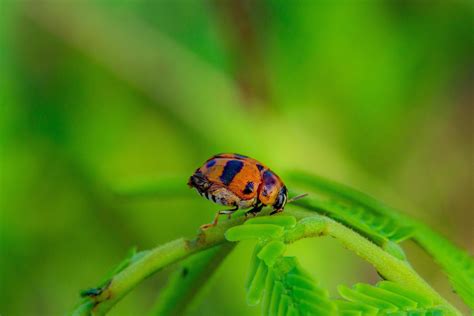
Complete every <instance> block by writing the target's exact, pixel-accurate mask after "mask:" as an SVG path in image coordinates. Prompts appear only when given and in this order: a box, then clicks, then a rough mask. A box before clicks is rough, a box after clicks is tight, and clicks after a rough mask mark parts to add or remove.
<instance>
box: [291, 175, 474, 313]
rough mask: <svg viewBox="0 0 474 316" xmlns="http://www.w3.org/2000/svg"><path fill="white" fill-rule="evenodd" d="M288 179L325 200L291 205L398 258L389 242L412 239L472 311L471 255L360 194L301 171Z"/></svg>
mask: <svg viewBox="0 0 474 316" xmlns="http://www.w3.org/2000/svg"><path fill="white" fill-rule="evenodd" d="M288 178H289V179H290V180H292V181H293V182H294V183H295V184H298V185H302V186H306V187H309V188H311V189H312V190H314V191H316V192H319V193H320V194H322V195H323V196H325V197H326V199H328V198H329V200H321V199H316V198H314V197H313V198H305V199H301V200H298V201H295V202H294V204H295V205H299V206H302V207H304V208H306V209H309V210H313V211H316V212H318V213H322V214H325V215H327V216H329V217H331V218H333V219H335V220H337V221H339V222H341V223H343V224H345V225H347V226H349V227H351V228H353V229H354V230H356V231H358V232H359V233H361V234H362V235H364V236H365V237H367V238H369V239H370V240H372V241H373V242H374V243H376V244H377V245H379V246H381V247H382V248H383V249H384V250H386V251H387V252H389V253H390V254H392V255H393V256H395V257H397V258H399V259H403V260H406V259H405V255H404V253H403V251H402V250H401V248H399V247H396V246H395V245H394V244H393V243H391V242H400V241H402V240H405V239H407V238H412V239H414V240H415V241H416V242H417V243H418V244H419V245H420V246H421V247H422V248H424V249H425V250H426V251H427V252H428V253H429V254H430V255H432V256H433V258H434V259H435V261H436V262H437V263H439V264H440V266H441V267H442V268H443V270H444V272H445V273H446V274H447V276H448V278H449V280H450V282H451V285H452V286H453V288H454V289H455V291H456V293H457V294H459V296H460V297H461V298H462V299H463V300H464V302H465V303H466V304H467V305H468V306H469V307H470V308H471V309H474V258H473V257H472V255H470V254H469V253H467V252H466V251H464V250H462V249H460V248H458V247H456V246H455V245H454V244H453V243H451V242H450V241H449V240H447V239H446V238H444V237H443V236H441V235H440V234H438V233H437V232H435V231H433V230H432V229H430V228H428V227H427V226H425V225H424V224H422V223H420V222H418V221H416V220H414V219H411V218H409V217H408V216H406V215H405V214H402V213H400V212H399V211H397V210H396V209H394V208H391V207H389V206H387V205H385V204H384V203H382V202H380V201H378V200H376V199H374V198H372V197H371V196H369V195H367V194H364V193H362V192H360V191H357V190H355V189H352V188H350V187H348V186H345V185H342V184H339V183H336V182H333V181H330V180H327V179H324V178H322V177H318V176H313V175H309V174H306V173H302V172H293V173H290V174H288ZM390 241H391V242H390Z"/></svg>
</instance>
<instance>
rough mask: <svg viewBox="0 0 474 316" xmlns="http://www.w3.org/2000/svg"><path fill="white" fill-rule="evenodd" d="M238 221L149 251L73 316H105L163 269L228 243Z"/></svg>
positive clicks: (94, 293) (94, 292)
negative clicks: (226, 232) (227, 232)
mask: <svg viewBox="0 0 474 316" xmlns="http://www.w3.org/2000/svg"><path fill="white" fill-rule="evenodd" d="M244 220H245V218H243V217H239V218H236V219H232V220H229V221H222V222H221V223H220V224H219V225H217V226H215V227H212V228H210V229H207V230H205V231H200V233H199V234H198V235H197V236H196V237H195V238H193V239H185V238H180V239H177V240H174V241H171V242H169V243H167V244H164V245H162V246H159V247H157V248H155V249H152V250H150V251H149V252H147V253H146V254H145V255H143V256H142V257H141V258H139V259H138V260H136V261H134V262H133V263H131V264H130V265H129V266H127V267H126V268H124V269H123V270H121V271H120V272H119V273H117V274H116V275H115V276H113V277H112V278H111V279H110V280H109V281H108V282H107V283H106V285H105V286H104V287H102V288H99V289H93V290H91V291H88V293H89V294H88V296H87V297H86V298H85V299H84V300H83V301H82V302H81V303H80V304H79V306H77V307H76V309H75V310H74V311H73V312H72V314H73V315H90V314H94V315H104V314H105V313H107V312H108V311H109V310H110V309H111V308H112V307H113V306H114V305H115V304H116V303H117V302H118V301H120V300H121V299H122V298H123V297H124V296H125V295H126V294H127V293H128V292H130V291H131V290H132V289H133V288H134V287H135V286H136V285H137V284H138V283H140V282H141V281H143V280H144V279H146V278H147V277H149V276H150V275H152V274H154V273H156V272H158V271H160V270H161V269H162V268H164V267H166V266H168V265H170V264H172V263H175V262H178V261H180V260H182V259H184V258H187V257H188V256H190V255H192V254H194V253H197V252H200V251H203V250H206V249H208V248H211V247H213V246H216V245H219V244H222V243H224V242H225V237H224V232H225V231H226V230H227V229H228V228H230V227H232V226H236V225H240V224H242V223H243V222H244Z"/></svg>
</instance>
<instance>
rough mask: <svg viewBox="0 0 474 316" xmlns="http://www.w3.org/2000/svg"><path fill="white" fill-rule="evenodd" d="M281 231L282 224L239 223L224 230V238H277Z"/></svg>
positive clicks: (229, 239)
mask: <svg viewBox="0 0 474 316" xmlns="http://www.w3.org/2000/svg"><path fill="white" fill-rule="evenodd" d="M283 232H284V228H283V227H282V226H278V225H272V224H255V225H239V226H234V227H232V228H230V229H228V230H227V231H226V232H225V238H226V239H227V240H228V241H241V240H245V239H267V238H278V237H281V236H282V235H283Z"/></svg>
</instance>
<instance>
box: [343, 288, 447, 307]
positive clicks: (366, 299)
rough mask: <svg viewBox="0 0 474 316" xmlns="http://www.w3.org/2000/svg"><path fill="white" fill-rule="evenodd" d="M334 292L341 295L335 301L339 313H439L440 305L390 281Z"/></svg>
mask: <svg viewBox="0 0 474 316" xmlns="http://www.w3.org/2000/svg"><path fill="white" fill-rule="evenodd" d="M338 291H339V294H340V295H341V297H342V298H344V300H336V301H335V302H336V305H337V308H338V314H340V315H346V314H347V315H349V314H351V315H355V314H356V313H358V315H443V306H439V305H436V304H434V303H433V301H432V300H431V299H430V298H427V297H424V296H422V295H420V294H418V293H417V292H415V291H411V290H409V289H406V288H405V287H403V286H401V285H399V284H397V283H394V282H390V281H381V282H379V283H378V284H377V285H376V286H372V285H368V284H363V283H359V284H356V285H355V286H353V287H352V288H349V287H347V286H339V288H338Z"/></svg>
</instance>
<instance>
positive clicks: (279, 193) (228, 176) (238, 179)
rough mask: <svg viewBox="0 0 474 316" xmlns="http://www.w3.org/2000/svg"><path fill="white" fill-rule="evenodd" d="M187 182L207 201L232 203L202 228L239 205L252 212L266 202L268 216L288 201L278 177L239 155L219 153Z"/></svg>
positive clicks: (258, 209)
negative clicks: (229, 207) (269, 207)
mask: <svg viewBox="0 0 474 316" xmlns="http://www.w3.org/2000/svg"><path fill="white" fill-rule="evenodd" d="M188 185H189V186H190V187H191V188H195V189H196V190H197V191H198V193H199V194H200V195H201V196H205V197H206V198H207V199H208V200H212V201H213V202H215V203H218V204H221V205H225V206H233V208H232V209H229V210H223V211H219V212H217V214H216V216H215V218H214V221H213V222H212V223H211V224H206V225H203V226H202V228H208V227H211V226H215V225H216V224H217V221H218V218H219V215H221V214H227V215H228V217H230V216H231V214H232V213H234V212H235V211H237V210H238V209H239V208H240V209H245V208H250V207H252V209H250V210H249V211H247V212H246V213H245V214H246V215H248V214H252V215H255V214H257V213H258V212H260V211H261V210H262V208H263V207H264V206H267V205H268V206H272V207H273V211H272V212H271V213H270V215H271V214H274V213H278V212H281V211H283V209H284V207H285V205H286V203H287V202H288V193H287V189H286V186H285V185H284V183H283V181H282V180H281V179H280V177H279V176H277V175H276V174H275V173H274V172H272V171H271V170H270V169H269V168H268V167H266V166H265V165H263V164H261V163H260V162H258V161H257V160H255V159H252V158H249V157H247V156H243V155H238V154H218V155H215V156H213V157H211V158H209V159H208V160H207V161H206V162H205V163H204V165H203V166H202V167H200V168H198V169H197V170H196V171H195V172H194V174H193V175H192V176H191V177H190V178H189V181H188ZM300 197H302V196H299V197H297V198H300ZM295 199H296V198H295ZM293 200H294V199H293Z"/></svg>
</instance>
